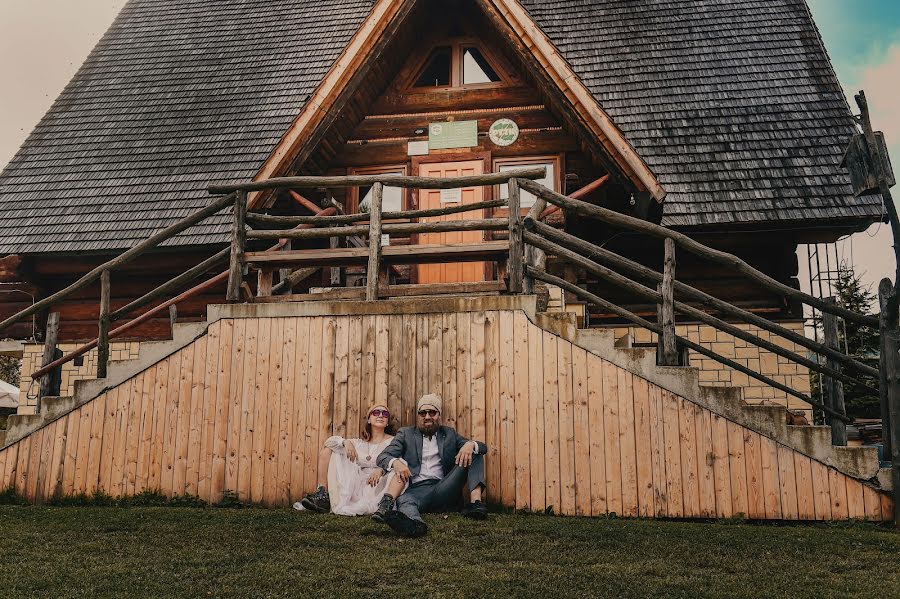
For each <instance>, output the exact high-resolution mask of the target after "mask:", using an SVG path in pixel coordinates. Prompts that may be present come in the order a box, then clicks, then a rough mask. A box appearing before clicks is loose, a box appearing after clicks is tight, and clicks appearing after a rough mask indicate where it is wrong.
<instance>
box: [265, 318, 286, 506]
mask: <svg viewBox="0 0 900 599" xmlns="http://www.w3.org/2000/svg"><path fill="white" fill-rule="evenodd" d="M271 320H272V337H271V341H270V350H269V390H268V393H267V394H266V396H265V400H266V401H265V413H266V440H265V445H264V449H263V459H264V464H265V466H264V468H263V483H262V484H263V491H262V501H263V503H265V504H266V505H268V506H275V505H278V499H279V498H278V490H279V485H278V449H279V446H280V433H281V430H280V423H281V417H282V411H281V401H282V393H281V387H282V385H283V384H284V363H283V361H282V358H283V356H284V326H285V319H284V318H273V319H271Z"/></svg>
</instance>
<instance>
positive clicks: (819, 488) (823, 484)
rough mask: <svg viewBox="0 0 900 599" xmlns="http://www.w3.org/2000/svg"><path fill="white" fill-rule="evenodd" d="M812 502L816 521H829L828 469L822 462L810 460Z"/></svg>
mask: <svg viewBox="0 0 900 599" xmlns="http://www.w3.org/2000/svg"><path fill="white" fill-rule="evenodd" d="M810 464H811V466H812V485H813V502H814V504H815V512H816V520H831V493H830V491H829V487H828V467H827V466H826V465H825V464H823V463H822V462H817V461H816V460H811V463H810Z"/></svg>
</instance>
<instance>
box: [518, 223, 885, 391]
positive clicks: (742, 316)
mask: <svg viewBox="0 0 900 599" xmlns="http://www.w3.org/2000/svg"><path fill="white" fill-rule="evenodd" d="M525 228H526V229H527V230H529V231H533V232H535V233H537V234H538V235H540V236H542V237H544V238H546V239H549V240H550V241H552V242H554V243H557V244H559V245H561V246H563V247H565V248H568V249H570V250H573V251H575V252H578V253H579V254H581V255H582V256H585V257H587V258H590V259H591V260H594V261H596V262H601V263H603V264H606V265H608V266H612V267H614V268H618V269H621V270H625V271H626V272H630V273H632V274H633V275H635V276H638V277H640V278H642V279H644V280H648V281H652V282H653V283H654V284H658V283H661V282H662V280H663V275H662V274H660V273H658V272H656V271H655V270H652V269H650V268H647V267H646V266H644V265H643V264H639V263H637V262H635V261H634V260H629V259H628V258H625V257H624V256H620V255H618V254H616V253H615V252H611V251H609V250H607V249H605V248H602V247H600V246H596V245H594V244H592V243H589V242H587V241H584V240H583V239H579V238H578V237H575V236H574V235H570V234H568V233H566V232H565V231H560V230H558V229H555V228H553V227H551V226H549V225H545V224H544V223H540V222H537V221H535V220H531V219H525ZM675 290H676V291H677V292H678V293H679V294H682V295H683V296H685V297H687V298H690V299H691V300H694V301H697V302H699V303H700V304H702V305H703V306H705V307H706V308H707V309H710V310H715V311H717V312H718V313H720V314H725V315H727V316H730V317H732V318H737V319H738V320H742V321H744V322H746V323H748V324H751V325H753V326H757V327H759V328H761V329H763V330H764V331H769V332H770V333H775V334H776V335H778V336H779V337H783V338H785V339H787V340H788V341H790V342H792V343H796V344H797V345H799V346H801V347H805V348H806V349H809V350H811V351H814V352H816V353H818V354H821V355H823V356H826V357H828V358H831V359H832V360H835V361H837V362H839V363H841V364H844V365H845V366H849V367H850V368H853V369H854V370H856V371H857V372H860V373H862V374H868V375H869V376H878V370H877V369H875V368H872V367H871V366H869V365H867V364H863V363H862V362H859V361H858V360H854V359H853V358H851V357H850V356H847V355H844V354H843V353H841V352H839V351H835V350H832V349H830V348H829V347H827V346H825V345H823V344H821V343H817V342H815V341H813V340H812V339H809V338H807V337H806V336H805V335H801V334H799V333H796V332H794V331H791V330H790V329H786V328H784V327H782V326H780V325H778V324H776V323H774V322H772V321H771V320H768V319H766V318H763V317H762V316H759V315H758V314H754V313H753V312H750V311H748V310H744V309H741V308H739V307H737V306H733V305H731V304H729V303H728V302H726V301H723V300H720V299H719V298H717V297H713V296H711V295H709V294H708V293H704V292H703V291H700V290H699V289H695V288H694V287H691V286H690V285H687V284H686V283H682V282H681V281H678V280H676V281H675Z"/></svg>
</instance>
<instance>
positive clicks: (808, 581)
mask: <svg viewBox="0 0 900 599" xmlns="http://www.w3.org/2000/svg"><path fill="white" fill-rule="evenodd" d="M428 521H429V523H430V525H431V531H430V534H429V536H428V537H426V538H425V539H398V538H395V537H394V536H392V535H391V534H390V531H389V530H388V529H387V528H386V527H382V526H380V525H377V524H375V523H373V522H371V521H369V520H368V519H362V518H357V519H352V518H341V517H332V516H316V515H313V514H308V513H296V512H292V511H287V510H257V509H197V508H175V507H157V508H152V507H149V508H148V507H144V508H138V507H130V508H105V507H20V506H0V596H3V597H25V596H29V597H31V596H40V597H113V596H152V597H165V596H182V597H301V596H309V597H329V596H372V595H373V591H375V593H374V594H378V595H382V594H383V595H393V596H425V595H426V594H427V595H429V596H435V597H504V598H507V599H512V598H518V597H558V596H565V597H571V596H617V597H620V596H624V597H646V596H653V595H655V596H668V597H673V596H674V597H721V596H731V597H734V596H769V597H772V596H792V597H848V596H864V595H865V596H876V595H877V596H882V597H891V596H894V597H897V596H900V568H897V564H898V563H900V562H898V559H900V558H898V556H900V534H898V533H895V532H893V531H891V530H888V529H884V528H877V527H875V526H872V525H866V524H850V525H794V526H788V525H785V526H762V525H748V524H740V523H725V522H717V523H689V522H659V521H650V520H598V519H587V518H557V517H552V516H537V515H512V514H500V515H492V516H491V519H490V520H489V521H488V522H487V523H479V522H470V521H467V520H464V519H463V518H461V517H459V516H457V515H452V516H449V517H446V518H444V517H442V516H430V517H428Z"/></svg>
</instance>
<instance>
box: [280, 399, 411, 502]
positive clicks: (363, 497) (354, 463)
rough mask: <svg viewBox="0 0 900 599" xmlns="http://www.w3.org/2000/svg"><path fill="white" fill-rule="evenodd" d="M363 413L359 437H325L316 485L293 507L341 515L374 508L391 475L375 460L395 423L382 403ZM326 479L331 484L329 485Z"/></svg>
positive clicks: (320, 454)
mask: <svg viewBox="0 0 900 599" xmlns="http://www.w3.org/2000/svg"><path fill="white" fill-rule="evenodd" d="M366 416H367V418H366V427H365V429H364V430H363V431H362V434H361V437H362V438H360V439H344V438H342V437H337V436H335V437H329V439H328V440H327V441H325V448H324V449H322V451H321V452H320V453H319V480H318V482H317V485H318V489H316V491H315V492H313V493H310V494H309V495H307V496H306V497H304V498H303V499H302V500H301V501H299V502H298V503H295V504H294V507H295V508H296V509H301V507H302V508H303V509H307V510H310V511H314V512H321V513H324V512H329V511H330V512H332V513H335V514H341V515H344V516H362V515H366V514H372V513H374V512H375V510H376V509H377V508H378V502H379V500H380V499H381V497H382V495H384V493H385V490H386V489H387V488H388V485H390V483H391V479H393V477H394V474H393V473H390V474H385V472H384V470H382V469H381V468H380V467H379V466H377V465H376V464H375V460H376V458H378V454H380V453H381V452H382V451H383V450H384V448H385V447H387V446H388V444H389V443H390V442H391V440H392V439H393V438H394V436H393V435H394V427H393V425H391V413H390V410H388V409H387V408H386V407H385V406H381V405H376V406H372V407H371V408H369V411H368V413H367V414H366ZM329 468H330V469H331V472H330V476H329ZM329 479H330V480H331V481H332V482H333V485H334V488H331V489H329V485H328V481H329Z"/></svg>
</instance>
